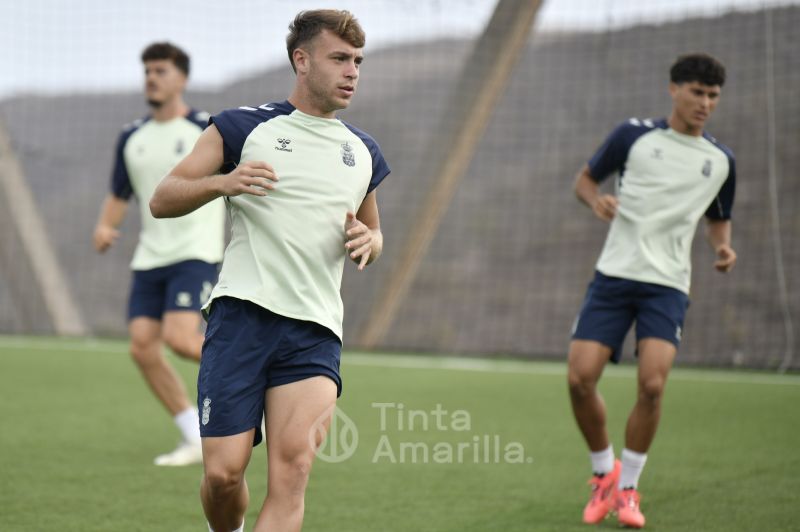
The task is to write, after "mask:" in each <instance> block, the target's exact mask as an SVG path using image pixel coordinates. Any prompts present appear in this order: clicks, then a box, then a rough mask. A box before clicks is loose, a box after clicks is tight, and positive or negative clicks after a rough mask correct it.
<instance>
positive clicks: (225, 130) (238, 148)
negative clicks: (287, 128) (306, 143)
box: [208, 102, 294, 173]
mask: <svg viewBox="0 0 800 532" xmlns="http://www.w3.org/2000/svg"><path fill="white" fill-rule="evenodd" d="M293 111H294V106H292V104H290V103H289V102H282V103H277V104H276V103H268V104H264V105H260V106H258V107H248V106H242V107H239V108H238V109H228V110H227V111H222V112H221V113H219V114H218V115H214V116H212V117H211V118H210V119H209V121H208V124H209V125H211V124H214V125H215V126H216V127H217V129H218V130H219V133H220V135H222V146H223V148H222V150H223V157H224V160H223V163H222V172H224V173H226V172H230V171H231V170H233V169H234V168H236V165H238V164H239V162H240V159H241V157H242V149H243V148H244V143H245V141H246V140H247V137H248V136H249V135H250V133H252V131H253V130H254V129H255V128H256V127H258V126H259V125H260V124H262V123H264V122H266V121H268V120H270V119H272V118H275V117H276V116H282V115H288V114H291V113H292V112H293Z"/></svg>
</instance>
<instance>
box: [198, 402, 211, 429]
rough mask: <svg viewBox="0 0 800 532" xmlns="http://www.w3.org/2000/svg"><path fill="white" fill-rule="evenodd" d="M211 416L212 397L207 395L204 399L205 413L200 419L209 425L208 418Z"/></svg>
mask: <svg viewBox="0 0 800 532" xmlns="http://www.w3.org/2000/svg"><path fill="white" fill-rule="evenodd" d="M210 417H211V399H209V398H208V397H206V398H205V399H203V415H202V418H201V419H200V422H201V423H202V424H203V425H208V418H210Z"/></svg>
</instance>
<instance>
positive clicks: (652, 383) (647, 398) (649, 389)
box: [639, 376, 666, 406]
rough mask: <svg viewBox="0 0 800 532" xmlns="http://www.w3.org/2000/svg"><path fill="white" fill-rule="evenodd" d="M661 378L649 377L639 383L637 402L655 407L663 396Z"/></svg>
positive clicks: (663, 383)
mask: <svg viewBox="0 0 800 532" xmlns="http://www.w3.org/2000/svg"><path fill="white" fill-rule="evenodd" d="M665 384H666V382H665V380H664V378H663V377H660V376H659V377H650V378H647V379H642V380H640V381H639V400H640V401H642V402H644V403H645V404H648V405H651V406H656V405H658V403H659V401H661V397H662V396H663V395H664V385H665Z"/></svg>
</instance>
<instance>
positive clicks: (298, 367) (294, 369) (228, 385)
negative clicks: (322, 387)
mask: <svg viewBox="0 0 800 532" xmlns="http://www.w3.org/2000/svg"><path fill="white" fill-rule="evenodd" d="M341 354H342V343H341V341H340V340H339V337H338V336H336V335H335V334H334V333H333V331H331V330H330V329H328V328H327V327H323V326H322V325H320V324H318V323H314V322H311V321H302V320H296V319H293V318H287V317H285V316H281V315H279V314H275V313H274V312H271V311H269V310H267V309H265V308H263V307H261V306H259V305H256V304H255V303H251V302H250V301H243V300H241V299H236V298H232V297H220V298H217V299H215V300H214V302H213V303H212V304H211V308H210V314H209V316H208V326H207V327H206V339H205V342H204V343H203V356H202V358H201V360H200V373H199V375H198V376H197V409H198V410H199V411H200V435H201V436H203V437H207V436H231V435H233V434H240V433H242V432H246V431H248V430H250V429H252V428H255V429H256V433H255V436H254V437H253V446H255V445H258V443H259V442H260V441H261V428H260V425H261V416H262V414H263V413H264V395H265V393H266V391H267V388H272V387H273V386H280V385H282V384H289V383H291V382H296V381H300V380H303V379H308V378H310V377H316V376H319V375H323V376H325V377H329V378H330V379H331V380H333V382H335V383H336V388H337V395H341V393H342V378H341V377H340V376H339V359H340V358H341Z"/></svg>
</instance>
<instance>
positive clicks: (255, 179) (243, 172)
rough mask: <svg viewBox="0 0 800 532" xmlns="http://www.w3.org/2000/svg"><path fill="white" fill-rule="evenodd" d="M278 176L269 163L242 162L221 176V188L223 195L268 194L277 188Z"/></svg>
mask: <svg viewBox="0 0 800 532" xmlns="http://www.w3.org/2000/svg"><path fill="white" fill-rule="evenodd" d="M277 182H278V176H277V175H275V170H274V169H273V168H272V166H271V165H270V164H269V163H265V162H263V161H247V162H244V163H241V164H240V165H239V166H237V167H236V169H235V170H233V171H232V172H231V173H229V174H224V175H222V176H220V190H221V192H222V195H223V196H238V195H240V194H252V195H253V196H266V195H267V193H268V192H269V191H271V190H274V189H275V183H277Z"/></svg>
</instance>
